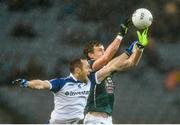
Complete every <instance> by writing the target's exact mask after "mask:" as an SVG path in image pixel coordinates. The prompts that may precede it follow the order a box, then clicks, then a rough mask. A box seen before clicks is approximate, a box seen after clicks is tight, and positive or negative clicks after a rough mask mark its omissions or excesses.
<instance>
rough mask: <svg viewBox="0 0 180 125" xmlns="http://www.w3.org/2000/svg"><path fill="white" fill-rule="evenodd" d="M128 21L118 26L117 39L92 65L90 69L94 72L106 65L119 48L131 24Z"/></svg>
mask: <svg viewBox="0 0 180 125" xmlns="http://www.w3.org/2000/svg"><path fill="white" fill-rule="evenodd" d="M131 23H132V22H131V20H130V19H126V20H125V21H124V23H122V24H121V26H120V32H119V33H118V35H117V37H116V38H115V39H114V40H113V42H112V43H111V44H110V45H109V46H108V47H107V49H106V51H105V52H104V55H103V56H102V57H100V58H99V59H97V60H96V61H95V62H94V63H93V65H92V68H93V69H94V70H99V69H101V68H102V67H103V66H104V65H106V64H107V63H108V62H109V61H110V60H111V59H112V58H113V57H114V55H115V54H116V52H117V50H118V48H119V46H120V45H121V42H122V38H123V37H124V36H125V35H126V33H127V30H128V26H129V25H130V24H131Z"/></svg>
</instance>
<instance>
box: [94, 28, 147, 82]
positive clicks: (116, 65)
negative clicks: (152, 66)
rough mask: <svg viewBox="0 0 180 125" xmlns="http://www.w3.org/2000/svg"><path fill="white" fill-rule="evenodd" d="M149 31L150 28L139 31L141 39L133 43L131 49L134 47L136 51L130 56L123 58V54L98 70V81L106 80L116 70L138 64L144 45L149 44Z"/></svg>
mask: <svg viewBox="0 0 180 125" xmlns="http://www.w3.org/2000/svg"><path fill="white" fill-rule="evenodd" d="M147 31H148V29H145V30H144V31H143V33H142V34H140V33H139V31H138V32H137V34H138V39H139V41H135V42H133V43H132V44H131V46H130V49H131V51H132V50H133V48H134V52H133V53H132V54H131V55H130V57H129V58H127V59H126V60H123V59H124V57H125V55H124V54H121V55H120V56H118V57H116V58H114V59H113V60H111V61H110V62H109V63H108V64H107V65H106V66H105V67H103V68H102V69H100V70H99V71H97V79H98V82H101V81H102V80H104V78H106V77H107V76H108V75H110V74H111V73H112V72H114V71H123V70H127V69H129V68H132V67H134V66H136V65H137V62H138V61H139V59H140V58H141V56H142V53H143V49H144V47H145V46H147V45H148V40H147Z"/></svg>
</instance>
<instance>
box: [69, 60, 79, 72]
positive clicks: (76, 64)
mask: <svg viewBox="0 0 180 125" xmlns="http://www.w3.org/2000/svg"><path fill="white" fill-rule="evenodd" d="M81 60H82V59H80V58H77V59H74V60H72V61H71V62H70V64H69V65H70V66H69V70H70V72H71V73H74V71H75V68H80V69H82V62H81Z"/></svg>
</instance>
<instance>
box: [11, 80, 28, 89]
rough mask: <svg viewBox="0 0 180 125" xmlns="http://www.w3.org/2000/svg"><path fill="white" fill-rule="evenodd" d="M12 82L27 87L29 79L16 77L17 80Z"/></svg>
mask: <svg viewBox="0 0 180 125" xmlns="http://www.w3.org/2000/svg"><path fill="white" fill-rule="evenodd" d="M12 84H17V85H19V86H20V87H27V86H28V81H27V80H26V79H16V80H14V81H12Z"/></svg>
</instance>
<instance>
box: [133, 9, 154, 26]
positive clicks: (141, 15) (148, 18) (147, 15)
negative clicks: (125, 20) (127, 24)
mask: <svg viewBox="0 0 180 125" xmlns="http://www.w3.org/2000/svg"><path fill="white" fill-rule="evenodd" d="M152 21H153V16H152V14H151V12H150V11H149V10H147V9H145V8H140V9H137V10H136V11H135V12H134V13H133V15H132V22H133V24H134V26H135V27H137V28H138V29H144V28H146V27H149V26H150V25H151V24H152Z"/></svg>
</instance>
